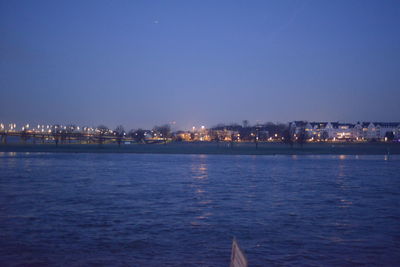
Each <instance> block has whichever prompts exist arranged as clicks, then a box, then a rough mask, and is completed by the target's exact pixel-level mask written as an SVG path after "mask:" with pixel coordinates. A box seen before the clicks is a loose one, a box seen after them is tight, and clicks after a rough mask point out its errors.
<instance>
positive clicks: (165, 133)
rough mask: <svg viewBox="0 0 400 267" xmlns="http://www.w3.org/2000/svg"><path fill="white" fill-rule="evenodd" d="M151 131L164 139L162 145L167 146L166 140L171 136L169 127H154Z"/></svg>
mask: <svg viewBox="0 0 400 267" xmlns="http://www.w3.org/2000/svg"><path fill="white" fill-rule="evenodd" d="M153 131H155V132H157V133H159V134H160V135H161V137H162V138H163V139H164V145H166V144H167V138H168V137H169V136H170V135H171V127H170V126H169V125H168V124H164V125H161V126H154V128H153Z"/></svg>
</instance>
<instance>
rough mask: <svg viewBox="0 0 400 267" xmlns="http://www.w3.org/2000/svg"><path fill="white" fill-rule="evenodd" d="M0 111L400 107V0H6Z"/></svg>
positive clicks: (153, 118)
mask: <svg viewBox="0 0 400 267" xmlns="http://www.w3.org/2000/svg"><path fill="white" fill-rule="evenodd" d="M0 101H1V102H0V122H3V123H4V122H5V123H7V122H16V123H28V122H29V123H32V124H36V123H41V124H42V123H44V124H46V123H61V124H69V123H74V124H78V125H93V126H97V125H99V124H105V125H107V126H109V127H110V128H113V127H115V126H116V125H118V124H123V125H124V126H125V128H127V129H131V128H138V127H142V128H152V127H153V126H154V125H156V124H163V123H168V122H172V121H176V126H175V127H176V128H180V129H186V128H189V127H191V126H193V125H195V126H200V125H206V126H213V125H215V124H217V123H218V122H224V123H231V122H238V123H241V121H242V120H244V119H247V120H249V121H250V123H253V124H254V123H257V122H260V123H262V122H267V121H272V122H278V121H279V122H288V121H292V120H299V119H304V120H311V121H313V120H323V121H336V120H339V121H342V122H357V121H359V120H360V121H370V120H372V121H399V120H400V1H398V0H395V1H386V0H377V1H365V0H359V1H351V0H345V1H331V0H329V1H319V0H318V1H317V0H315V1H281V0H279V1H278V0H277V1H265V0H263V1H233V0H230V1H215V0H212V1H203V0H202V1H190V0H186V1H149V0H146V1H136V0H135V1H97V0H96V1H34V0H32V1H7V0H1V1H0Z"/></svg>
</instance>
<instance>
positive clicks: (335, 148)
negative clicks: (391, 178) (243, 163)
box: [0, 142, 400, 155]
mask: <svg viewBox="0 0 400 267" xmlns="http://www.w3.org/2000/svg"><path fill="white" fill-rule="evenodd" d="M0 152H62V153H66V152H72V153H150V154H226V155H316V154H333V155H387V154H400V143H310V144H305V145H304V146H303V147H301V146H298V145H295V146H294V147H290V146H288V145H285V144H281V143H259V144H258V147H257V148H256V146H255V144H252V143H234V144H233V146H231V145H230V144H229V143H212V142H201V143H168V144H166V145H163V144H147V145H144V144H129V145H121V146H118V145H114V144H103V145H98V144H90V145H88V144H85V145H80V144H65V145H58V146H56V145H54V144H9V145H0Z"/></svg>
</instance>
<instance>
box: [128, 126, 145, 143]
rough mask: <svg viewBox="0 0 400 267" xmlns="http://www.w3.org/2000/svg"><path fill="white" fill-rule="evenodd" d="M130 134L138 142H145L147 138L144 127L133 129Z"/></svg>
mask: <svg viewBox="0 0 400 267" xmlns="http://www.w3.org/2000/svg"><path fill="white" fill-rule="evenodd" d="M130 136H131V137H132V138H133V140H135V141H136V142H137V143H144V139H145V131H144V130H142V129H137V130H136V131H131V134H130Z"/></svg>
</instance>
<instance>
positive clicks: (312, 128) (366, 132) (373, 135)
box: [289, 121, 400, 141]
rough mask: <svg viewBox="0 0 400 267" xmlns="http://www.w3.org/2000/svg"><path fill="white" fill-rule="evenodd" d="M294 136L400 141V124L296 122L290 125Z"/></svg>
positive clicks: (318, 138)
mask: <svg viewBox="0 0 400 267" xmlns="http://www.w3.org/2000/svg"><path fill="white" fill-rule="evenodd" d="M289 128H290V129H291V130H292V131H293V133H294V134H300V133H301V132H302V131H304V132H305V134H306V136H307V138H309V139H311V140H321V139H324V140H333V141H335V140H337V141H340V140H343V141H344V140H348V141H363V140H368V141H371V140H376V141H387V140H399V139H400V122H357V123H355V124H353V123H340V122H307V121H294V122H291V123H290V124H289Z"/></svg>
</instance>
